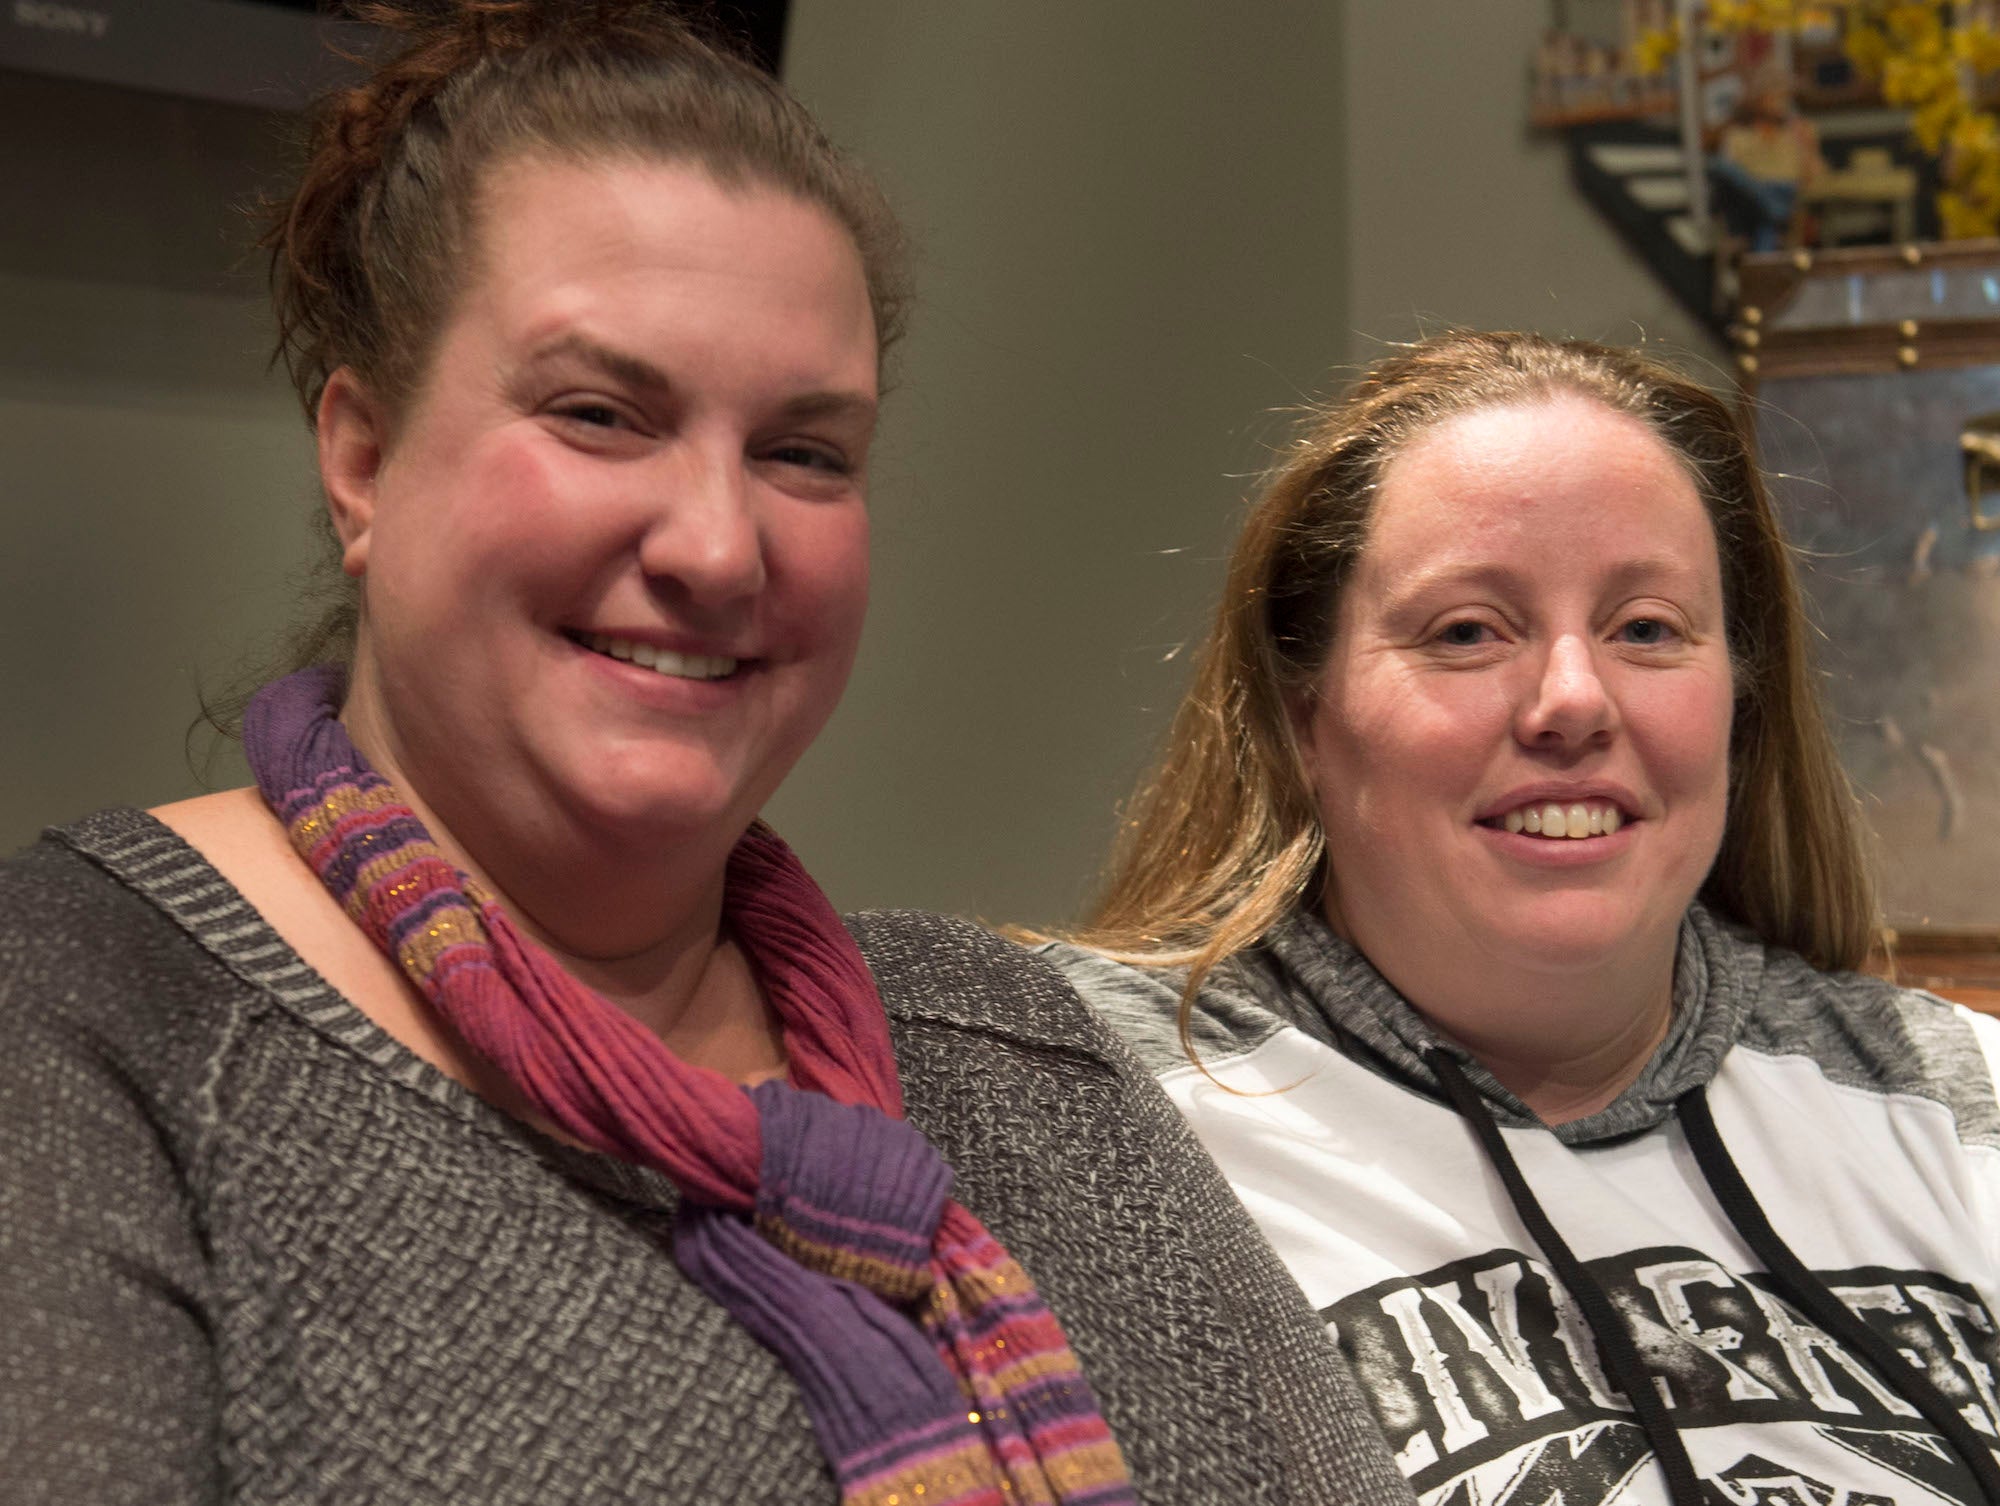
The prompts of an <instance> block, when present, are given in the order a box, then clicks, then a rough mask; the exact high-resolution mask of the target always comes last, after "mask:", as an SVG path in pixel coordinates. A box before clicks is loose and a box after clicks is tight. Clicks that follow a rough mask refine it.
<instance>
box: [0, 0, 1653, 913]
mask: <svg viewBox="0 0 2000 1506" xmlns="http://www.w3.org/2000/svg"><path fill="white" fill-rule="evenodd" d="M1542 9H1543V8H1542V6H1541V4H1540V3H1539V0H1490V3H1482V4H1478V5H1467V4H1464V3H1463V0H1395V3H1393V4H1390V3H1386V0H1385V3H1381V4H1377V3H1374V0H1368V3H1353V4H1348V5H1346V6H1344V7H1343V6H1342V5H1339V4H1330V3H1327V0H1266V3H1263V4H1260V5H1257V6H1244V7H1223V6H1217V5H1214V4H1212V3H1209V0H1144V3H1142V0H1088V3H1084V4H1078V3H1075V0H953V3H951V4H937V3H935V0H795V4H794V20H793V36H792V43H791V50H790V60H789V72H790V75H791V78H792V80H793V82H794V84H795V85H796V87H797V88H798V89H799V91H800V92H801V93H802V94H803V95H804V96H805V97H806V99H807V100H808V101H809V102H810V103H811V104H812V105H813V106H814V108H815V109H817V110H818V111H819V112H820V113H821V115H822V117H823V118H824V120H825V121H826V123H827V125H828V127H829V129H830V130H831V131H832V132H833V134H834V135H835V136H836V137H838V138H839V139H841V140H843V141H845V142H847V143H849V144H850V145H851V146H852V147H853V148H854V149H855V150H857V151H858V152H859V153H860V154H861V155H862V156H863V157H865V158H866V159H867V160H869V161H870V162H871V163H873V164H874V165H875V166H876V167H877V168H878V170H879V171H880V172H881V174H882V176H883V177H884V178H885V179H886V180H887V182H888V184H889V186H890V188H891V190H892V192H893V193H894V195H895V197H896V199H897V200H898V202H899V204H900V205H901V207H902V208H903V210H904V211H905V214H906V216H907V218H908V219H909V221H910V224H911V227H912V229H913V231H914V233H915V236H916V239H917V243H918V250H919V262H918V265H919V273H920V279H921V290H922V306H921V308H920V310H919V314H918V320H917V325H916V331H915V333H914V335H913V336H912V338H911V340H910V342H909V344H908V346H907V348H906V350H905V351H904V354H903V359H902V361H901V363H900V369H901V376H902V380H901V386H900V390H899V391H898V392H897V393H896V394H895V396H894V397H893V399H892V401H891V403H890V405H889V408H888V412H887V416H886V428H885V434H884V440H883V444H882V447H881V449H880V452H879V460H878V466H877V473H876V483H875V515H876V589H875V604H874V611H873V615H872V619H871V622H870V627H869V632H868V637H867V641H866V643H865V645H864V651H863V659H862V664H861V667H860V669H859V671H858V672H857V675H856V678H855V682H854V684H853V686H852V688H851V690H850V692H849V695H848V698H847V701H846V703H845V705H844V706H843V707H842V709H841V711H840V713H839V714H838V716H837V717H836V718H835V721H834V723H833V725H832V727H831V728H830V729H829V731H828V733H827V734H826V736H825V737H824V738H823V739H822V741H821V743H820V745H819V746H818V747H816V748H815V749H814V750H813V752H812V753H811V754H810V755H809V756H808V758H807V760H806V762H805V763H804V764H803V765H802V766H801V767H800V770H799V772H798V773H797V775H795V776H794V779H793V780H792V782H791V783H790V785H788V786H787V788H786V790H785V791H784V793H783V794H782V795H781V796H780V797H779V800H778V802H777V804H776V805H775V807H774V809H773V812H772V815H773V817H774V819H775V820H776V821H777V822H778V823H779V825H780V826H781V828H782V829H783V830H785V831H786V832H787V833H788V834H789V835H790V836H791V837H792V838H793V840H794V841H795V842H796V843H797V845H798V846H799V847H800V848H801V850H802V851H803V852H804V853H805V854H806V857H807V859H808V861H809V862H810V863H811V864H812V865H813V866H814V868H815V869H816V871H818V872H819V873H820V875H821V876H822V879H823V881H824V882H825V883H826V885H827V887H828V888H829V889H830V891H831V892H832V893H833V895H834V897H835V899H836V900H837V901H838V902H840V903H842V904H844V905H874V904H911V905H923V906H930V907H936V908H944V909H954V910H963V911H970V912H973V913H977V914H981V915H984V916H986V917H988V918H991V919H1026V920H1049V919H1054V918H1057V917H1059V916H1061V915H1063V914H1065V913H1066V912H1068V911H1070V910H1071V909H1072V908H1073V907H1074V906H1075V904H1076V903H1077V902H1078V901H1079V899H1080V897H1081V896H1082V895H1083V894H1084V893H1085V891H1086V890H1087V888H1088V886H1089V883H1090V881H1091V878H1092V875H1093V872H1094V870H1095V867H1096V864H1097V862H1098V860H1099V857H1100V855H1101V853H1102V850H1103V847H1104V845H1105V843H1106V841H1107V840H1108V838H1109V835H1110V832H1111V827H1112V810H1113V807H1114V804H1115V802H1116V801H1117V800H1118V799H1119V798H1120V796H1122V795H1123V794H1124V793H1125V792H1126V791H1127V789H1128V788H1129V786H1130V783H1131V781H1132V779H1133V778H1134V776H1135V775H1136V773H1137V772H1138V770H1139V768H1140V767H1141V765H1142V764H1143V762H1144V760H1145V757H1146V754H1147V751H1148V749H1149V747H1150V745H1151V742H1152V740H1153V739H1154V738H1155V737H1156V736H1157V734H1158V732H1159V730H1160V729H1161V727H1162V725H1163V720H1164V717H1165V715H1166V713H1167V712H1168V710H1169V709H1170V708H1171V704H1172V702H1173V700H1174V698H1175V696H1176V695H1177V693H1178V690H1179V687H1180V683H1181V675H1182V669H1183V664H1184V656H1183V657H1176V656H1175V651H1176V649H1177V648H1178V646H1179V645H1180V644H1182V643H1183V642H1184V641H1185V640H1187V639H1188V638H1189V637H1190V636H1191V635H1192V634H1194V633H1196V632H1198V631H1199V629H1200V626H1201V624H1202V622H1203V621H1204V619H1205V616H1206V613H1207V610H1208V607H1209V603H1210V600H1211V597H1212V593H1213V590H1214V587H1215V583H1216V579H1217V576H1218V573H1219V561H1220V557H1221V554H1222V552H1223V550H1224V548H1225V546H1226V543H1227V540H1228V537H1229V535H1230V532H1231V529H1232V525H1233V522H1234V519H1235V517H1236V513H1237V508H1238V503H1239V499H1240V497H1241V495H1242V493H1243V491H1244V489H1245V483H1244V480H1243V479H1242V478H1243V477H1244V475H1245V474H1246V473H1247V472H1249V471H1251V470H1252V469H1254V468H1255V467H1256V465H1257V464H1258V463H1259V461H1260V459H1261V457H1262V455H1263V453H1264V445H1265V443H1266V442H1267V441H1268V440H1269V439H1270V438H1271V437H1272V436H1273V435H1274V434H1275V433H1276V432H1278V431H1279V429H1280V428H1281V425H1280V424H1279V423H1278V422H1277V421H1276V420H1275V419H1274V418H1273V417H1272V414H1273V411H1274V410H1277V409H1281V408H1283V407H1284V406H1285V405H1287V404H1291V403H1294V402H1296V401H1298V400H1299V399H1300V398H1301V397H1302V396H1304V395H1305V394H1306V393H1307V392H1309V391H1311V390H1313V389H1315V388H1317V387H1319V386H1320V385H1321V384H1322V382H1323V379H1324V374H1325V372H1326V370H1327V369H1328V367H1329V366H1331V365H1332V364H1333V363H1334V362H1336V361H1339V360H1342V359H1346V358H1351V357H1353V356H1355V355H1357V354H1365V352H1366V350H1367V348H1368V346H1367V343H1366V342H1365V341H1364V340H1362V339H1361V338H1360V337H1359V335H1358V333H1357V332H1366V333H1367V334H1368V335H1382V336H1395V335H1400V334H1403V333H1406V332H1407V331H1408V329H1409V328H1410V327H1411V323H1412V317H1411V316H1412V314H1413V313H1414V312H1416V311H1419V310H1423V311H1430V312H1432V313H1435V314H1437V315H1439V316H1441V317H1444V318H1451V319H1461V320H1468V321H1475V322H1502V323H1533V324H1540V325H1542V326H1543V327H1548V328H1561V329H1570V330H1576V331H1579V332H1584V333H1593V334H1603V335H1609V336H1612V337H1617V338H1623V337H1629V336H1630V335H1631V334H1632V333H1633V332H1634V325H1635V322H1636V323H1638V324H1643V325H1644V327H1645V328H1646V329H1647V330H1649V331H1658V330H1661V329H1667V330H1676V329H1678V330H1679V331H1680V333H1679V335H1678V337H1679V338H1682V339H1687V338H1689V336H1688V334H1687V326H1685V325H1684V324H1682V325H1678V326H1677V325H1676V323H1675V316H1674V315H1673V314H1672V312H1671V310H1669V309H1668V308H1667V306H1666V298H1665V295H1664V294H1663V293H1661V292H1659V291H1657V290H1656V289H1655V288H1654V287H1653V286H1652V284H1651V283H1650V282H1649V281H1648V280H1647V279H1646V277H1645V276H1644V274H1643V273H1642V272H1641V271H1640V270H1639V269H1638V268H1637V267H1636V266H1635V265H1634V264H1633V263H1632V262H1631V261H1630V260H1629V259H1628V258H1627V257H1626V256H1625V255H1624V253H1623V252H1622V251H1621V250H1620V249H1619V248H1618V247H1617V246H1616V244H1615V243H1614V242H1613V240H1612V238H1611V236H1610V233H1609V232H1608V231H1607V230H1605V229H1604V228H1603V227H1602V226H1600V225H1599V224H1598V223H1597V222H1596V220H1595V219H1594V218H1593V217H1592V216H1591V214H1590V212H1589V211H1588V209H1587V208H1586V207H1585V206H1583V205H1582V204H1581V202H1580V201H1578V200H1576V199H1575V198H1574V196H1573V194H1572V193H1571V190H1570V189H1569V186H1568V182H1567V178H1566V176H1565V169H1564V166H1563V163H1562V160H1561V156H1560V152H1559V150H1558V148H1557V147H1556V145H1555V144H1554V143H1536V142H1531V141H1530V140H1529V139H1528V138H1527V136H1526V134H1525V132H1524V131H1523V129H1522V127H1521V124H1520V121H1521V114H1522V105H1523V100H1522V89H1523V84H1522V80H1523V77H1524V72H1523V70H1524V67H1525V59H1526V56H1527V47H1528V43H1529V40H1530V37H1531V35H1532V32H1533V30H1534V28H1535V26H1536V25H1538V24H1539V20H1540V16H1541V14H1542ZM1343 26H1344V27H1345V28H1346V31H1347V37H1346V40H1345V42H1343V38H1342V28H1343ZM275 124H276V123H275V122H274V121H273V120H272V119H271V118H269V117H265V116H261V115H257V114H255V113H254V112H248V111H238V110H229V109H223V108H220V107H209V106H197V105H190V104H180V103H175V102H171V101H165V100H154V99H148V98H146V97H144V96H140V95H134V94H120V93H116V92H114V91H108V90H100V89H85V88H82V87H81V86H68V87H66V86H61V85H55V84H48V83H43V82H40V81H36V80H32V79H24V78H21V77H18V76H14V75H4V74H0V132H4V133H5V136H6V138H7V139H12V140H16V141H22V140H32V141H35V142H37V143H38V150H37V152H36V153H35V154H33V160H32V161H31V162H24V161H23V160H22V157H23V154H21V153H18V152H17V153H12V154H9V155H8V156H7V157H6V158H5V159H4V162H0V454H4V455H5V456H6V458H7V468H6V471H5V473H4V475H5V480H4V482H0V520H4V523H0V528H3V529H4V531H0V539H4V547H0V849H4V848H7V847H11V846H13V845H15V844H16V843H18V842H20V841H24V840H26V839H28V838H29V837H30V836H31V835H32V833H33V831H34V830H35V829H36V828H37V827H38V826H40V825H41V824H42V823H43V822H45V821H50V820H56V819H61V818H63V817H66V816H69V815H73V814H76V813H79V812H81V811H83V810H86V809H89V808H90V807H92V806H95V805H99V804H103V803H105V802H108V801H114V800H124V801H131V802H136V803H141V804H144V803H149V802H154V801H159V800H163V799H168V798H172V797H174V796H176V795H179V794H183V793H188V792H192V791H193V790H195V789H197V788H198V787H199V783H198V780H197V778H196V776H195V775H194V774H193V773H192V772H191V771H190V770H189V768H188V766H187V763H186V760H185V757H184V752H183V748H184V743H183V734H184V732H185V729H186V727H187V724H188V722H189V721H190V719H191V718H192V717H193V716H194V715H195V713H196V709H197V705H196V697H195V687H196V685H197V683H199V682H202V681H207V682H209V683H222V682H226V681H227V679H228V678H229V676H230V674H231V672H232V671H233V670H234V669H235V667H236V666H237V664H238V662H239V661H240V660H241V658H242V656H243V655H244V654H245V653H246V652H250V651H254V650H256V649H259V648H261V647H262V646H264V645H265V644H267V643H268V642H269V640H270V638H271V635H272V634H273V633H274V632H275V631H277V629H278V627H279V625H280V624H281V623H282V622H283V621H284V620H285V618H286V616H287V611H288V608H289V605H290V600H291V596H292V583H291V577H292V574H293V572H294V571H295V570H296V568H297V567H298V565H299V563H300V561H301V559H302V556H303V551H304V528H303V521H302V520H303V518H304V517H305V515H306V512H307V510H308V508H309V507H310V506H311V505H312V500H313V488H312V482H311V473H310V464H309V455H308V452H307V448H306V443H305V438H304V432H303V429H302V427H301V426H300V425H299V422H298V419H297V417H296V416H295V414H294V412H293V411H292V409H291V407H290V398H289V394H288V392H287V390H286V389H285V387H284V384H283V382H282V380H281V379H280V378H278V377H275V376H272V375H270V374H269V373H267V372H266V371H265V370H264V367H263V357H264V347H265V342H266V340H267V338H268V331H267V320H266V315H265V314H264V312H263V310H262V305H261V299H260V297H259V295H258V292H257V282H256V278H255V276H254V275H253V274H251V273H248V272H246V271H245V270H244V269H243V268H241V267H240V266H238V265H237V264H236V259H237V257H238V255H239V253H240V251H241V247H242V235H241V232H240V230H237V231H233V232H232V231H230V230H228V229H227V228H226V227H228V226H229V225H231V224H232V223H234V222H233V221H232V217H231V206H232V204H233V203H235V202H237V201H240V200H241V199H243V198H244V197H246V196H247V195H248V194H249V193H250V192H251V191H252V190H254V188H255V187H256V186H257V185H258V184H259V183H262V182H268V181H269V180H270V179H271V178H272V177H273V176H274V174H275V173H276V171H277V163H278V161H279V156H280V154H279V153H278V151H277V149H276V146H275V138H274V136H273V128H274V125H275ZM215 777H216V778H218V779H221V780H223V781H226V782H233V781H234V780H236V779H238V778H240V765H238V764H236V763H235V762H234V760H233V758H232V757H230V756H228V755H225V756H224V757H223V758H222V759H221V760H220V761H219V763H218V765H217V768H216V771H215Z"/></svg>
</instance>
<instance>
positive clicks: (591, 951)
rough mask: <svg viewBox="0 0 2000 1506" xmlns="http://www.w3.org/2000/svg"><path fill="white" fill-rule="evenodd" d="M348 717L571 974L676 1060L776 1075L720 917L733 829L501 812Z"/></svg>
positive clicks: (432, 827) (763, 1016) (366, 747)
mask: <svg viewBox="0 0 2000 1506" xmlns="http://www.w3.org/2000/svg"><path fill="white" fill-rule="evenodd" d="M343 720H344V721H346V722H347V726H348V733H349V736H350V737H351V738H352V739H353V741H354V743H355V746H356V747H357V748H358V749H359V750H360V752H361V754H362V756H363V757H364V758H366V759H367V760H368V762H369V764H370V765H371V766H372V767H373V768H374V769H375V770H376V771H377V772H378V773H380V774H381V775H382V776H383V777H384V778H385V779H387V780H389V781H390V783H391V784H392V785H394V786H395V789H396V792H397V794H398V796H399V797H401V799H402V800H403V801H404V802H405V803H407V804H408V805H409V806H410V808H411V809H412V810H413V811H414V812H415V813H416V815H417V818H418V819H419V820H420V821H421V822H423V824H424V826H425V828H426V829H427V830H428V831H429V832H430V834H431V837H432V839H433V840H434V841H435V842H436V843H437V844H438V846H439V847H440V848H441V849H442V850H443V851H444V853H445V855H446V856H447V857H448V858H450V859H451V861H452V862H454V863H455V864H457V865H458V866H459V867H460V868H461V869H463V870H464V871H465V872H466V873H467V874H469V875H470V876H471V877H472V878H473V880H474V881H475V882H476V883H477V884H478V885H479V886H480V887H481V888H483V889H484V890H485V891H486V892H487V893H488V894H490V895H492V896H493V897H494V899H495V900H497V901H498V902H499V903H500V905H501V906H502V907H503V908H504V909H505V910H506V911H507V913H508V915H509V916H510V917H511V918H512V919H513V920H514V922H515V924H516V925H517V926H519V927H520V929H521V930H522V931H523V932H524V933H525V934H526V935H527V936H528V937H529V938H530V939H532V940H533V941H534V942H536V943H537V944H538V945H540V946H541V947H542V948H543V949H544V950H545V951H547V952H548V953H549V954H550V955H551V956H552V957H554V958H555V959H556V961H557V962H558V963H560V964H561V965H562V967H563V969H564V970H565V971H566V972H568V973H569V974H570V976H571V977H573V978H575V979H577V981H579V982H581V983H583V984H585V985H587V986H588V987H590V988H592V989H594V990H596V991H597V992H598V993H600V994H602V995H603V996H604V997H605V998H606V999H607V1000H609V1001H610V1002H611V1003H613V1004H615V1005H617V1006H618V1007H619V1008H620V1009H622V1010H623V1011H624V1012H625V1013H627V1014H628V1015H630V1016H631V1017H632V1018H633V1019H635V1020H637V1021H638V1022H639V1024H641V1025H642V1026H644V1027H645V1028H646V1029H647V1030H648V1031H650V1032H651V1033H652V1034H654V1035H655V1036H657V1037H659V1039H660V1040H661V1041H662V1042H663V1043H664V1044H665V1045H666V1046H667V1047H668V1049H670V1050H672V1051H673V1052H674V1053H675V1054H676V1055H677V1056H679V1057H680V1058H681V1059H682V1060H683V1061H686V1062H689V1063H691V1064H695V1065H699V1066H705V1067H710V1068H713V1069H714V1070H716V1071H719V1072H722V1073H723V1074H724V1075H726V1076H730V1077H733V1078H736V1079H738V1080H741V1081H746V1082H754V1081H758V1080H760V1079H762V1078H766V1077H772V1076H776V1075H778V1074H780V1073H782V1072H783V1070H784V1065H785V1055H784V1046H783V1037H782V1031H781V1026H780V1023H779V1021H778V1019H777V1016H776V1014H775V1012H774V1011H773V1010H772V1009H771V1008H770V1005H769V1003H768V1001H767V1000H766V999H765V997H764V995H763V991H762V989H761V988H760V987H759V986H758V983H757V979H756V975H755V973H754V972H753V970H752V969H751V967H750V964H749V961H748V959H747V958H746V957H745V956H744V954H743V951H742V949H741V948H740V947H739V946H738V945H737V944H736V943H735V942H734V941H733V940H732V939H731V938H730V937H729V936H728V935H727V934H726V931H725V928H724V926H723V921H722V908H723V893H724V889H725V876H726V869H727V864H728V861H729V854H730V852H731V850H732V849H733V848H734V846H735V843H736V840H737V838H738V837H739V836H740V835H741V833H740V832H735V831H728V832H723V831H715V832H701V833H696V834H682V835H679V836H677V837H675V838H673V839H665V838H659V837H657V836H656V835H655V836H648V835H646V834H641V833H633V832H598V831H593V830H590V829H588V828H586V827H584V826H583V825H581V824H579V823H577V822H573V821H570V820H567V819H565V816H564V813H563V812H562V811H561V810H559V809H555V808H552V807H551V806H550V805H549V803H548V802H543V801H534V800H521V801H516V802H513V803H511V804H510V805H509V806H508V813H507V818H506V819H505V820H501V819H498V818H497V817H494V813H493V812H492V811H491V809H490V806H491V805H492V803H493V802H492V801H491V800H490V799H489V798H488V795H489V794H490V792H485V791H480V790H448V791H445V792H442V795H441V796H440V798H427V797H426V792H425V791H423V790H422V789H421V787H420V786H421V781H419V780H416V779H414V778H412V777H411V775H410V774H409V772H408V771H407V770H406V769H404V768H403V767H401V764H400V760H398V758H397V757H396V756H395V753H394V751H393V749H392V748H391V747H390V746H389V745H388V740H387V738H386V737H384V736H383V735H382V729H380V728H378V727H376V726H374V725H372V724H371V723H370V721H369V720H368V719H367V718H366V717H365V715H364V716H361V717H356V718H352V719H349V718H347V717H343ZM489 818H491V819H489Z"/></svg>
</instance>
